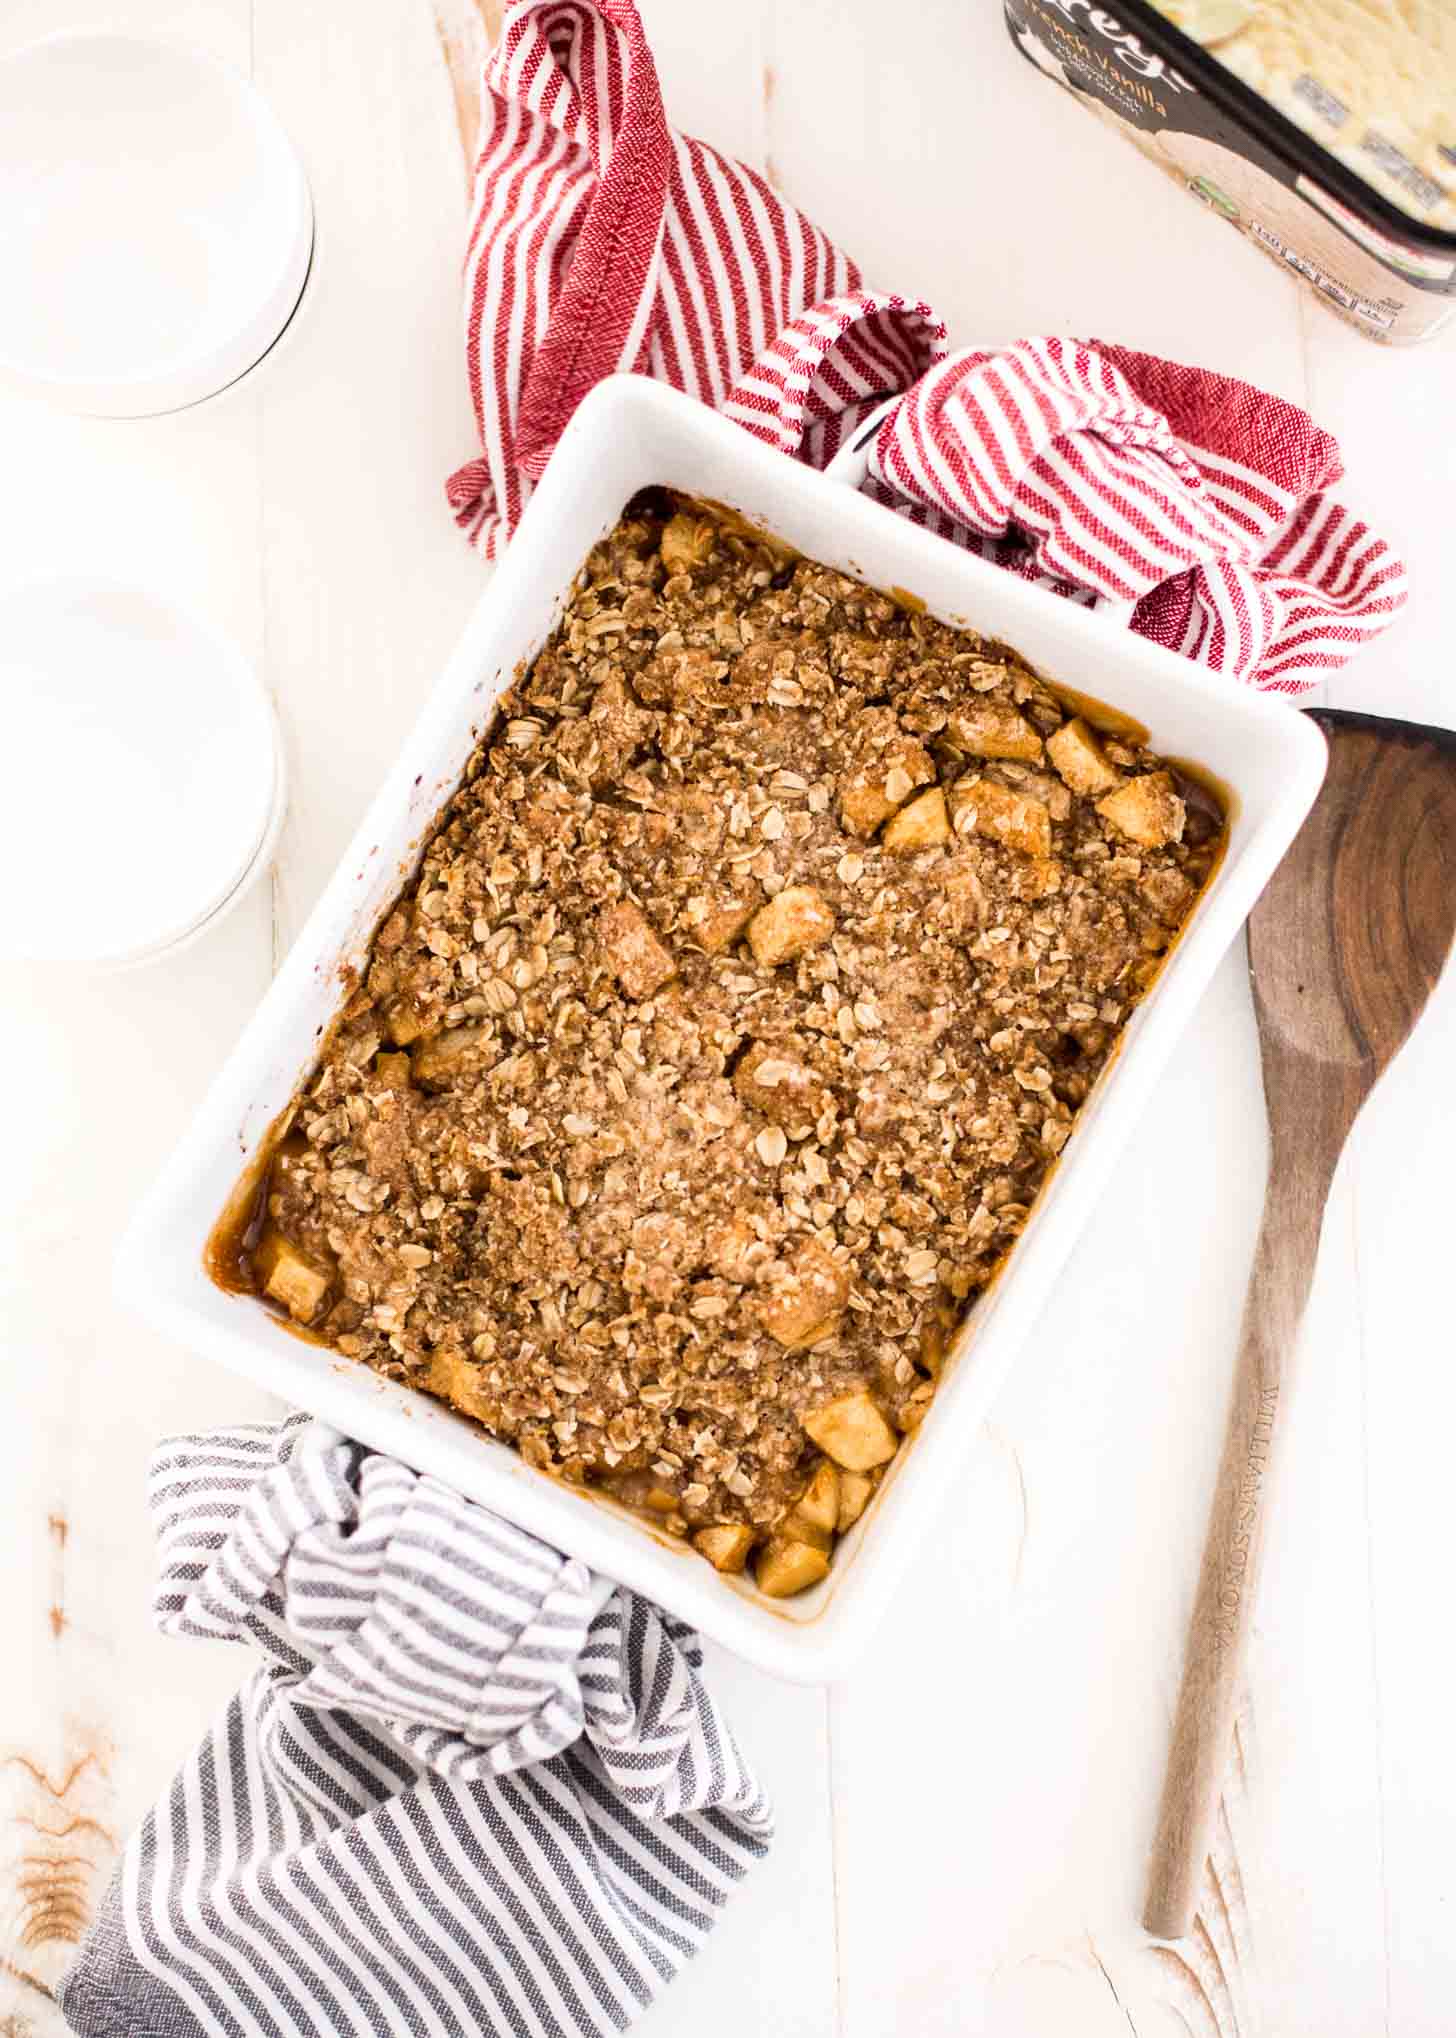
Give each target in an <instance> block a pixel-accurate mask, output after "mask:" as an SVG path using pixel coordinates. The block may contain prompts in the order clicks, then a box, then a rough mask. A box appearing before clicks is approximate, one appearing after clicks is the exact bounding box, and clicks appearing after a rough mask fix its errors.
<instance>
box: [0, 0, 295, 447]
mask: <svg viewBox="0 0 1456 2038" xmlns="http://www.w3.org/2000/svg"><path fill="white" fill-rule="evenodd" d="M312 250H313V207H312V204H311V202H310V199H309V193H308V184H307V181H306V179H305V177H304V174H303V169H302V167H301V165H300V163H299V160H298V157H297V156H296V154H295V153H294V150H293V146H292V144H291V143H290V141H289V139H288V137H287V135H286V134H285V133H284V132H283V129H282V128H281V127H280V126H279V124H278V122H277V120H276V119H275V118H274V115H273V113H272V111H271V109H270V108H269V106H268V104H267V101H266V100H265V99H264V98H263V97H262V95H261V94H260V93H259V92H257V91H256V90H255V89H254V87H253V86H252V85H250V84H249V82H248V80H247V79H246V78H244V77H242V76H241V75H240V74H239V73H238V72H236V71H234V70H232V69H231V67H230V66H228V65H227V64H224V63H221V62H220V61H219V60H218V59H217V58H216V57H213V56H210V55H209V54H208V53H207V52H206V51H205V50H200V49H197V48H194V47H193V46H191V45H190V44H187V43H183V42H176V41H172V40H170V39H168V38H165V37H161V36H143V35H134V34H125V33H112V32H105V31H96V32H78V33H66V34H61V35H55V36H49V37H47V38H46V39H45V40H44V41H41V42H36V43H31V44H29V45H28V46H27V47H25V48H24V49H20V50H17V51H16V52H14V54H12V55H10V56H7V57H5V58H4V59H3V60H0V278H3V279H4V280H3V287H0V374H3V375H4V376H5V377H6V379H7V380H8V381H10V382H11V383H12V384H14V385H16V386H18V387H20V388H23V389H26V390H29V391H30V392H32V393H34V394H36V395H39V396H43V397H45V398H47V399H49V400H50V401H51V402H54V403H57V404H59V405H61V406H62V407H63V408H65V409H67V410H74V411H80V412H83V413H85V414H86V415H88V416H96V417H149V416H152V415H154V414H155V413H157V412H160V411H168V410H180V409H181V408H182V407H183V406H184V405H186V404H190V403H196V402H198V401H199V400H200V399H201V398H203V397H205V396H211V395H213V394H214V393H215V392H216V391H217V390H220V389H224V388H226V387H227V385H228V384H229V383H231V382H234V381H236V380H237V378H238V377H239V376H240V375H242V374H244V373H245V372H246V371H247V370H248V369H249V368H251V367H252V366H253V364H254V363H255V362H256V361H258V360H259V359H260V358H261V356H262V355H263V354H265V353H266V352H267V350H268V349H269V347H271V346H272V344H273V342H274V341H275V340H276V339H277V337H278V335H279V333H280V332H281V331H282V330H283V328H284V326H285V325H286V324H287V323H288V321H289V319H290V318H291V316H292V314H293V311H294V309H295V307H296V305H297V304H298V300H299V297H300V294H301V293H302V290H303V286H304V281H305V279H306V277H307V275H308V268H309V261H310V258H311V255H312Z"/></svg>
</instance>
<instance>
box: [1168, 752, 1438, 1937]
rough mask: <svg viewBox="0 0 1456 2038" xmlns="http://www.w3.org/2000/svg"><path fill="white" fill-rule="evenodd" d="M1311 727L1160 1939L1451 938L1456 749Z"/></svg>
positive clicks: (1221, 1752) (1254, 951) (1255, 968)
mask: <svg viewBox="0 0 1456 2038" xmlns="http://www.w3.org/2000/svg"><path fill="white" fill-rule="evenodd" d="M1316 719H1317V720H1318V721H1319V723H1320V725H1321V727H1322V728H1323V729H1324V731H1325V735H1326V739H1327V741H1328V744H1329V766H1328V771H1327V773H1326V777H1325V782H1324V785H1323V787H1322V788H1321V790H1320V793H1319V796H1318V798H1317V800H1316V801H1315V805H1314V808H1313V810H1312V812H1311V813H1310V815H1309V818H1308V820H1307V821H1306V822H1305V825H1304V827H1303V828H1302V829H1301V831H1300V833H1299V836H1298V837H1297V839H1296V841H1295V842H1294V845H1293V847H1292V848H1291V849H1290V851H1289V854H1288V855H1287V856H1286V858H1285V860H1284V862H1283V864H1282V865H1281V866H1280V868H1279V870H1278V871H1277V872H1276V873H1275V875H1274V878H1273V880H1272V882H1271V883H1270V884H1269V886H1268V888H1267V889H1266V891H1265V893H1264V895H1263V897H1262V898H1261V899H1260V900H1259V903H1258V904H1257V906H1256V907H1255V908H1254V911H1253V914H1252V916H1251V918H1250V921H1249V928H1248V948H1249V970H1250V977H1251V980H1252V984H1253V993H1254V1014H1255V1018H1256V1020H1257V1022H1258V1027H1259V1047H1260V1054H1261V1059H1262V1063H1263V1071H1264V1096H1265V1101H1266V1104H1267V1107H1268V1113H1269V1132H1270V1160H1269V1179H1268V1184H1267V1186H1266V1188H1265V1192H1264V1216H1263V1221H1262V1223H1261V1225H1260V1228H1259V1237H1258V1241H1257V1243H1256V1245H1255V1248H1254V1265H1253V1271H1252V1273H1251V1275H1250V1278H1249V1292H1248V1296H1247V1298H1246V1301H1245V1305H1244V1321H1243V1328H1242V1332H1241V1335H1240V1347H1239V1356H1238V1361H1237V1365H1236V1368H1235V1375H1234V1392H1233V1408H1232V1411H1231V1414H1230V1419H1229V1426H1228V1431H1227V1434H1226V1437H1225V1440H1224V1453H1223V1461H1222V1464H1221V1466H1220V1469H1219V1477H1218V1487H1217V1491H1216V1493H1215V1497H1214V1506H1213V1515H1212V1519H1211V1521H1210V1524H1209V1531H1208V1541H1207V1544H1206V1546H1205V1549H1204V1556H1203V1564H1202V1568H1201V1571H1200V1575H1199V1584H1198V1596H1197V1599H1196V1600H1195V1602H1194V1609H1193V1620H1192V1626H1191V1629H1190V1634H1189V1639H1188V1645H1187V1658H1186V1662H1185V1666H1184V1672H1183V1685H1182V1689H1181V1691H1180V1693H1179V1698H1178V1711H1177V1715H1176V1718H1175V1722H1174V1729H1173V1741H1172V1747H1171V1750H1170V1753H1169V1757H1168V1769H1167V1776H1166V1779H1165V1781H1164V1786H1163V1798H1162V1803H1161V1805H1160V1807H1159V1814H1158V1825H1157V1831H1156V1834H1155V1837H1154V1842H1153V1862H1152V1871H1151V1876H1150V1881H1149V1891H1148V1900H1147V1905H1146V1908H1145V1911H1144V1922H1145V1923H1146V1925H1147V1928H1148V1930H1149V1931H1150V1932H1152V1933H1154V1934H1156V1935H1157V1936H1159V1937H1161V1938H1177V1937H1180V1936H1182V1935H1183V1934H1184V1933H1186V1932H1187V1931H1188V1930H1189V1929H1190V1927H1191V1924H1192V1920H1193V1914H1194V1911H1195V1908H1196V1907H1197V1904H1198V1901H1199V1896H1200V1891H1201V1889H1202V1885H1203V1863H1204V1860H1205V1858H1206V1856H1207V1854H1208V1847H1209V1839H1210V1835H1211V1831H1212V1826H1213V1821H1214V1817H1215V1814H1216V1810H1217V1805H1218V1800H1219V1793H1220V1787H1221V1783H1222V1779H1223V1775H1224V1771H1225V1768H1226V1766H1227V1763H1228V1759H1229V1751H1230V1746H1231V1742H1232V1727H1233V1714H1234V1706H1235V1701H1236V1697H1237V1693H1238V1689H1239V1680H1240V1679H1241V1677H1242V1674H1243V1665H1244V1658H1245V1654H1246V1651H1247V1646H1248V1637H1249V1632H1250V1629H1251V1627H1252V1623H1253V1618H1254V1610H1255V1604H1256V1599H1257V1594H1258V1588H1259V1568H1260V1558H1261V1556H1262V1552H1263V1543H1264V1527H1265V1522H1266V1520H1267V1517H1268V1512H1269V1509H1270V1507H1271V1505H1272V1504H1273V1499H1274V1494H1275V1492H1276V1490H1277V1474H1278V1466H1279V1461H1280V1456H1281V1441H1282V1437H1283V1434H1284V1431H1285V1429H1286V1427H1287V1420H1288V1419H1287V1417H1286V1416H1285V1415H1284V1414H1283V1413H1282V1410H1283V1404H1284V1401H1285V1399H1286V1391H1287V1383H1288V1381H1289V1379H1290V1378H1291V1377H1292V1373H1293V1368H1294V1363H1295V1358H1296V1353H1297V1349H1298V1346H1299V1343H1300V1325H1301V1323H1302V1321H1303V1317H1304V1310H1305V1304H1306V1302H1307V1301H1308V1299H1309V1291H1310V1286H1311V1283H1312V1281H1313V1279H1314V1271H1315V1263H1316V1260H1317V1257H1318V1254H1319V1243H1320V1232H1321V1229H1322V1227H1323V1223H1324V1213H1325V1204H1326V1201H1327V1199H1328V1196H1329V1190H1330V1184H1331V1182H1332V1181H1333V1179H1334V1174H1335V1168H1336V1166H1337V1164H1338V1162H1339V1158H1340V1155H1341V1153H1342V1152H1343V1150H1344V1146H1345V1141H1346V1139H1347V1138H1348V1137H1349V1133H1350V1128H1351V1127H1352V1125H1353V1124H1354V1122H1355V1119H1356V1116H1357V1114H1358V1113H1359V1111H1360V1110H1361V1108H1362V1107H1363V1106H1364V1104H1365V1103H1366V1101H1367V1099H1368V1098H1369V1096H1370V1093H1371V1092H1372V1090H1373V1089H1374V1088H1375V1085H1376V1084H1377V1083H1378V1082H1379V1080H1380V1078H1381V1076H1382V1075H1383V1074H1384V1073H1385V1070H1386V1069H1387V1067H1388V1066H1389V1064H1390V1062H1391V1060H1392V1059H1393V1058H1394V1056H1395V1055H1396V1054H1397V1053H1398V1052H1399V1050H1400V1048H1401V1047H1402V1046H1403V1045H1404V1044H1405V1041H1406V1038H1407V1036H1408V1034H1409V1032H1410V1030H1411V1027H1412V1026H1413V1025H1414V1024H1415V1022H1416V1020H1417V1019H1418V1018H1419V1017H1420V1014H1421V1013H1422V1012H1423V1011H1424V1010H1425V1007H1426V1004H1427V1002H1428V1001H1429V999H1430V996H1431V993H1432V991H1433V990H1434V989H1435V987H1436V983H1437V981H1438V980H1439V978H1440V975H1441V972H1442V970H1443V969H1444V967H1445V965H1446V961H1447V957H1448V955H1449V952H1450V947H1451V938H1452V932H1453V929H1456V737H1453V736H1452V735H1451V734H1450V733H1449V732H1447V731H1445V730H1440V729H1431V728H1420V727H1417V726H1416V725H1415V724H1412V723H1409V722H1397V721H1390V722H1385V721H1382V720H1381V719H1380V718H1378V717H1376V716H1340V715H1332V714H1329V713H1325V714H1322V715H1318V716H1317V717H1316Z"/></svg>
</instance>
